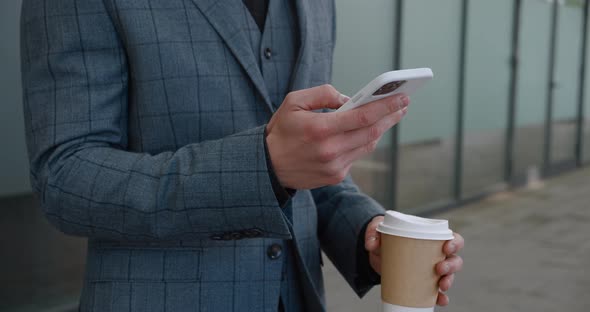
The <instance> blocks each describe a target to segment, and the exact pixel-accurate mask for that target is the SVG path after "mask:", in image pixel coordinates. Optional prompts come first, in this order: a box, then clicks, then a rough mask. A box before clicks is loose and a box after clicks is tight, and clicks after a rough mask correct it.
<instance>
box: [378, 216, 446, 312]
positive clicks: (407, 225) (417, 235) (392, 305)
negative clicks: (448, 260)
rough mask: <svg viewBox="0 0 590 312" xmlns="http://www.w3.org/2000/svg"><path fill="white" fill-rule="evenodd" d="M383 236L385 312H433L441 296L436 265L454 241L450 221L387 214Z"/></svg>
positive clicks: (382, 226) (382, 276) (382, 225)
mask: <svg viewBox="0 0 590 312" xmlns="http://www.w3.org/2000/svg"><path fill="white" fill-rule="evenodd" d="M377 231H379V232H380V233H381V299H382V300H383V311H384V312H431V311H434V306H435V305H436V298H437V296H438V280H439V276H437V275H436V272H435V265H436V264H437V263H438V262H440V261H442V260H444V259H445V255H444V253H443V251H442V247H443V244H444V243H445V241H447V240H450V239H453V231H451V230H450V229H449V224H448V221H446V220H436V219H426V218H420V217H416V216H412V215H407V214H403V213H400V212H396V211H387V213H386V215H385V219H384V221H383V222H382V223H381V224H379V226H378V227H377Z"/></svg>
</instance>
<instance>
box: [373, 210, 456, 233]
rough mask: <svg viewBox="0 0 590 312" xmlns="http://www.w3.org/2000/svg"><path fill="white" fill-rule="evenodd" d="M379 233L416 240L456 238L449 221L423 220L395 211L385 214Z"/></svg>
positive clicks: (378, 228)
mask: <svg viewBox="0 0 590 312" xmlns="http://www.w3.org/2000/svg"><path fill="white" fill-rule="evenodd" d="M377 231H379V232H380V233H384V234H389V235H395V236H402V237H408V238H415V239H429V240H450V239H453V238H454V237H453V231H451V230H450V229H449V222H448V221H447V220H438V219H427V218H421V217H416V216H412V215H407V214H403V213H401V212H397V211H393V210H389V211H387V212H386V213H385V219H384V220H383V222H381V223H380V224H379V225H378V226H377Z"/></svg>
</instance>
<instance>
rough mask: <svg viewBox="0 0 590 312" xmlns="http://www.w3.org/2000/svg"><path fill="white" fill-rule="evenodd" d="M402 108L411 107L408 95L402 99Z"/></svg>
mask: <svg viewBox="0 0 590 312" xmlns="http://www.w3.org/2000/svg"><path fill="white" fill-rule="evenodd" d="M401 101H402V107H408V105H410V98H409V97H408V96H407V95H404V96H402V97H401Z"/></svg>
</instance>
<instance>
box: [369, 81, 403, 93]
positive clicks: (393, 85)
mask: <svg viewBox="0 0 590 312" xmlns="http://www.w3.org/2000/svg"><path fill="white" fill-rule="evenodd" d="M404 83H406V80H400V81H392V82H390V83H387V84H384V85H383V86H381V88H379V89H378V90H377V91H375V93H373V95H383V94H388V93H391V92H393V91H395V90H397V89H399V87H401V86H402V85H403V84H404Z"/></svg>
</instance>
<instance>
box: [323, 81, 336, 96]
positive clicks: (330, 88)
mask: <svg viewBox="0 0 590 312" xmlns="http://www.w3.org/2000/svg"><path fill="white" fill-rule="evenodd" d="M321 88H322V90H324V92H326V93H327V94H332V93H334V92H336V88H334V86H333V85H331V84H329V83H326V84H323V85H322V86H321Z"/></svg>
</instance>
